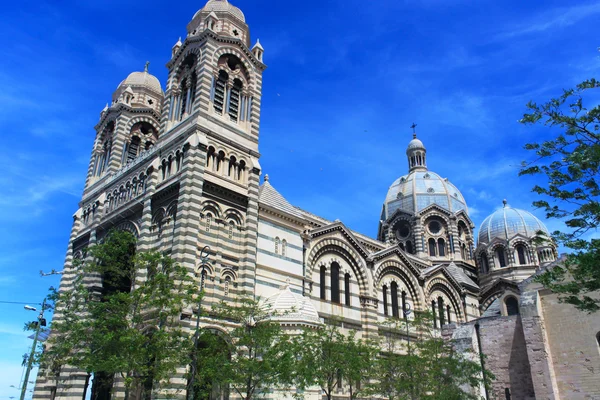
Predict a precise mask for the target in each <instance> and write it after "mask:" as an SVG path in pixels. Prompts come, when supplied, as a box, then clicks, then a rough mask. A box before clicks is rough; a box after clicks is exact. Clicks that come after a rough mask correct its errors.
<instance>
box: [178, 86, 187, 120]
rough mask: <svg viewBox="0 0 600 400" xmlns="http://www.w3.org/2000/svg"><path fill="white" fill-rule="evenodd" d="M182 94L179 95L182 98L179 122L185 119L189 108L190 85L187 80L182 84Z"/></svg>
mask: <svg viewBox="0 0 600 400" xmlns="http://www.w3.org/2000/svg"><path fill="white" fill-rule="evenodd" d="M180 89H181V93H180V94H179V95H180V96H181V97H180V107H179V120H180V121H181V120H182V119H183V116H184V115H185V114H186V112H187V107H188V104H189V99H188V97H189V90H188V89H189V83H188V80H187V79H184V80H183V81H182V82H181V87H180Z"/></svg>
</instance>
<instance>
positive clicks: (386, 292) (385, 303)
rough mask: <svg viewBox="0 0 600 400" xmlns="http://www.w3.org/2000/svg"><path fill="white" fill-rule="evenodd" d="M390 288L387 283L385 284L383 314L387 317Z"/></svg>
mask: <svg viewBox="0 0 600 400" xmlns="http://www.w3.org/2000/svg"><path fill="white" fill-rule="evenodd" d="M387 297H388V288H387V286H386V285H383V315H385V316H386V317H387V315H388V299H387Z"/></svg>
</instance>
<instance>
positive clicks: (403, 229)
mask: <svg viewBox="0 0 600 400" xmlns="http://www.w3.org/2000/svg"><path fill="white" fill-rule="evenodd" d="M408 235H410V225H409V224H408V222H407V221H402V222H401V223H400V224H398V225H397V226H396V236H398V237H399V238H406V237H408Z"/></svg>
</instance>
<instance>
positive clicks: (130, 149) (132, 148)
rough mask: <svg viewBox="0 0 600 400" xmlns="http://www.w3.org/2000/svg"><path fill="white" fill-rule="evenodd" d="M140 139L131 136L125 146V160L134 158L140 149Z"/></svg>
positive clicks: (129, 160)
mask: <svg viewBox="0 0 600 400" xmlns="http://www.w3.org/2000/svg"><path fill="white" fill-rule="evenodd" d="M140 143H141V139H140V138H139V137H137V136H134V137H132V138H131V142H130V143H129V146H127V162H131V161H133V160H135V158H136V157H137V156H138V153H139V150H140Z"/></svg>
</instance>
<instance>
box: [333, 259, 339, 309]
mask: <svg viewBox="0 0 600 400" xmlns="http://www.w3.org/2000/svg"><path fill="white" fill-rule="evenodd" d="M331 301H332V302H334V303H339V302H340V266H339V264H338V263H335V262H334V263H332V264H331Z"/></svg>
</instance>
